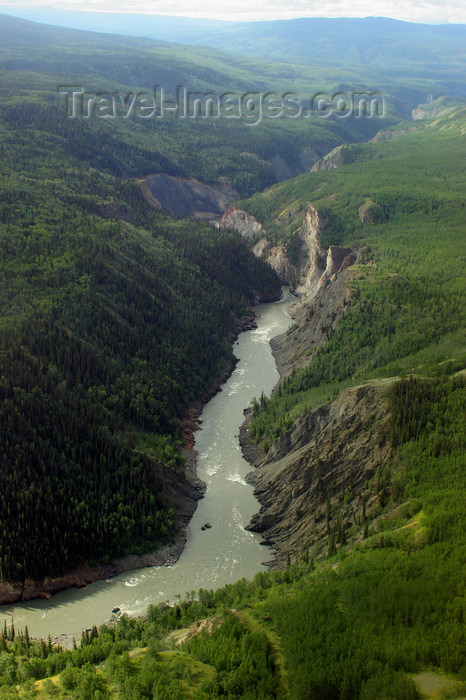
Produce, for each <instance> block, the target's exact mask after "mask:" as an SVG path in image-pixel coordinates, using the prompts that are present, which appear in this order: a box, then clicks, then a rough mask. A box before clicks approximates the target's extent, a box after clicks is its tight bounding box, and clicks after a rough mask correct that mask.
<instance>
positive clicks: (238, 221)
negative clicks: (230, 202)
mask: <svg viewBox="0 0 466 700" xmlns="http://www.w3.org/2000/svg"><path fill="white" fill-rule="evenodd" d="M219 226H220V228H232V229H233V230H234V231H237V232H238V233H239V234H241V236H242V237H243V238H245V239H246V240H251V239H254V238H256V236H258V235H259V234H261V233H262V231H263V228H262V224H260V223H259V222H258V221H257V219H256V218H254V216H252V214H248V212H247V211H244V209H238V208H237V207H228V209H227V210H226V211H225V212H224V214H223V216H222V218H221V219H220V224H219Z"/></svg>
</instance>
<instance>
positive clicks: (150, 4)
mask: <svg viewBox="0 0 466 700" xmlns="http://www.w3.org/2000/svg"><path fill="white" fill-rule="evenodd" d="M1 5H2V6H3V7H4V8H5V7H6V6H8V7H11V8H12V9H13V8H21V9H26V8H28V9H33V8H34V9H39V8H42V7H45V5H44V0H22V1H21V0H20V1H19V2H18V0H15V1H14V2H11V1H9V0H3V1H2V2H1ZM52 8H53V9H56V10H65V9H68V10H87V11H90V10H94V11H104V12H131V13H135V14H164V15H179V16H183V17H211V18H213V19H226V20H242V21H246V20H255V19H289V18H292V17H367V16H372V17H393V18H395V19H403V20H408V21H411V22H427V23H440V22H459V23H465V22H466V3H465V2H464V0H351V2H349V1H348V0H287V1H286V2H283V0H255V1H254V2H251V0H226V1H223V2H222V0H158V1H157V2H154V1H153V0H152V1H151V0H52V1H49V2H47V9H52Z"/></svg>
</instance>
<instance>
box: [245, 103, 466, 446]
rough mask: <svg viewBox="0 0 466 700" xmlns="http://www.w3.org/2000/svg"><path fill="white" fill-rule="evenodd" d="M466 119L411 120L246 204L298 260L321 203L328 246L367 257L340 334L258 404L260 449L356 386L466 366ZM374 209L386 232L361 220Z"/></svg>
mask: <svg viewBox="0 0 466 700" xmlns="http://www.w3.org/2000/svg"><path fill="white" fill-rule="evenodd" d="M464 117H465V113H464V108H460V109H458V108H449V109H447V110H445V113H444V114H443V115H442V116H440V117H437V118H436V119H435V120H432V121H426V122H423V123H421V124H419V125H417V124H413V123H412V122H411V123H410V124H409V125H408V124H407V126H406V128H408V129H409V131H410V133H409V135H406V136H403V137H400V138H395V139H393V140H387V141H382V142H380V143H371V144H363V145H362V146H358V147H357V148H356V153H355V162H353V163H351V162H349V163H348V164H345V165H342V166H341V167H339V168H337V169H335V170H332V171H330V172H328V171H326V172H322V173H320V172H315V173H309V174H307V175H301V176H299V177H297V178H294V179H293V180H290V181H287V182H284V183H279V184H277V185H274V186H273V187H272V188H269V189H268V190H265V191H264V192H261V193H258V194H256V195H254V196H253V197H252V198H250V199H249V200H243V201H242V202H240V206H241V207H243V208H244V209H246V210H247V211H249V212H250V213H251V214H253V215H254V216H256V217H257V218H258V220H259V221H261V222H263V223H264V227H265V229H266V231H267V235H268V236H269V238H270V239H271V240H273V241H274V242H276V243H282V244H285V246H287V248H288V250H290V251H293V244H294V239H295V235H294V233H293V231H295V232H296V231H298V230H299V226H300V224H302V218H303V212H304V210H305V206H306V203H307V202H308V201H311V202H312V203H313V204H314V205H315V206H316V207H317V209H318V210H319V212H321V213H322V214H324V215H325V217H326V218H327V220H328V224H327V226H326V227H325V228H324V229H323V231H322V234H321V238H322V244H323V245H324V246H325V247H327V246H329V245H335V244H337V245H343V246H351V247H352V248H353V249H354V250H355V255H356V256H357V258H358V262H357V263H356V265H354V267H353V273H352V276H351V280H350V282H349V287H350V289H351V303H350V304H349V306H348V308H347V310H346V313H345V314H344V315H343V318H342V321H341V323H340V324H339V326H338V327H337V328H336V329H335V330H333V331H329V332H328V333H327V341H326V342H325V343H324V344H323V345H322V346H321V347H319V348H318V349H317V350H316V351H313V352H311V350H309V356H308V361H307V363H306V365H305V366H304V367H302V368H301V369H299V370H298V371H293V372H292V373H291V374H289V375H288V376H287V377H285V380H284V382H283V383H282V385H281V388H280V391H279V392H278V393H277V394H275V395H274V396H273V397H272V398H271V399H270V400H267V399H265V397H264V398H263V400H262V402H261V403H262V406H261V410H260V411H258V408H259V406H258V404H256V407H255V411H254V412H255V414H256V415H255V417H254V419H253V421H252V424H251V426H250V434H251V436H252V438H253V439H254V440H255V441H256V442H258V443H261V444H262V445H263V446H266V445H267V444H269V443H270V441H271V440H273V439H275V438H277V437H278V435H280V434H281V432H283V431H284V430H286V429H288V428H290V427H291V425H292V424H293V422H294V420H295V419H296V417H297V416H299V415H302V414H303V413H305V412H306V411H308V410H309V409H310V408H313V407H315V406H317V405H318V404H319V403H322V402H323V401H326V400H329V399H330V398H332V397H333V396H335V395H336V394H337V393H338V392H339V391H340V390H341V389H343V388H345V387H347V386H356V385H358V384H360V383H361V382H364V381H377V380H381V379H387V380H388V379H390V378H391V377H394V376H408V375H409V374H410V373H416V374H420V375H422V376H431V375H434V376H435V375H437V374H438V373H440V374H442V372H447V373H448V372H452V371H460V370H462V369H463V368H464V366H465V365H464V363H465V359H466V358H465V354H464V325H465V316H464V295H465V285H464V265H463V262H462V260H463V256H464V252H465V248H464V244H465V241H464V211H465V210H464V207H465V201H464V187H465V179H464V168H463V166H462V155H461V154H462V150H461V148H462V147H461V144H462V140H463V138H464V135H463V131H464ZM389 133H390V132H389ZM368 201H369V202H373V203H374V204H377V206H378V207H380V208H381V210H382V211H383V217H382V218H381V219H380V220H379V221H377V222H376V223H374V222H372V221H369V222H365V223H363V222H362V221H361V219H360V217H359V216H358V211H359V210H360V208H361V207H363V206H364V205H365V203H367V202H368ZM281 219H282V220H283V225H280V220H281ZM316 303H317V304H318V303H319V302H318V301H316ZM312 313H313V310H312V305H311V306H310V309H309V314H312ZM294 332H296V330H295V329H293V328H291V329H290V331H289V337H290V342H291V343H292V342H293V333H294ZM442 363H444V364H442Z"/></svg>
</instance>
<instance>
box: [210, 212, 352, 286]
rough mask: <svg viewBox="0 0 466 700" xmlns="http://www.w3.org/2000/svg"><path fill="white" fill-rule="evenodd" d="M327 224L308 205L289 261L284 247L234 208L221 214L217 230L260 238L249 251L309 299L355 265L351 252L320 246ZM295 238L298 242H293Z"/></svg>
mask: <svg viewBox="0 0 466 700" xmlns="http://www.w3.org/2000/svg"><path fill="white" fill-rule="evenodd" d="M327 223H328V221H327V219H326V217H325V216H323V215H322V214H320V213H319V212H318V211H317V209H316V208H315V207H314V205H313V204H311V203H310V202H308V204H307V206H306V209H305V213H304V219H303V224H302V226H301V228H300V229H299V230H298V231H296V232H295V233H294V234H293V236H294V240H293V242H294V243H295V244H296V243H297V245H295V246H294V247H295V249H296V250H297V251H298V252H297V254H296V252H295V255H294V257H293V262H291V260H290V257H289V255H288V249H287V246H285V245H273V244H272V243H270V241H269V240H268V238H267V232H266V231H265V229H264V227H263V226H262V224H261V223H260V222H259V221H257V219H256V218H255V217H254V216H252V214H249V213H248V212H246V211H244V210H243V209H238V208H236V207H229V208H228V209H227V210H226V211H225V213H224V214H223V216H222V218H221V221H220V227H221V228H231V229H233V230H234V231H237V232H238V233H239V234H240V235H241V236H242V237H243V238H245V239H246V240H248V241H250V242H251V244H253V243H254V241H255V239H257V237H258V236H259V235H261V236H262V237H261V238H260V240H259V241H257V242H256V243H254V245H253V248H252V251H253V253H254V254H255V255H257V257H258V258H261V259H262V260H265V261H266V262H267V263H268V264H269V265H270V266H271V267H272V268H273V269H274V270H275V272H276V273H277V274H278V276H279V278H280V281H281V282H282V284H288V285H290V287H291V288H292V289H293V290H296V292H297V293H298V295H300V296H303V297H306V298H312V297H313V296H315V295H316V294H317V292H318V291H319V289H320V288H321V287H322V286H324V285H326V284H328V282H329V281H330V282H331V281H334V280H335V278H336V276H337V275H338V274H339V272H340V271H341V269H342V264H343V261H344V260H346V263H345V264H346V266H348V265H351V264H352V262H354V259H353V260H352V259H351V258H350V256H351V254H352V250H351V249H350V248H341V247H339V246H330V248H329V249H328V250H327V249H325V248H324V247H323V246H322V243H321V233H322V231H323V229H324V228H325V226H326V225H327ZM296 239H297V240H296Z"/></svg>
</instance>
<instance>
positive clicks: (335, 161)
mask: <svg viewBox="0 0 466 700" xmlns="http://www.w3.org/2000/svg"><path fill="white" fill-rule="evenodd" d="M354 160H355V153H354V148H352V147H351V146H348V145H346V144H345V145H343V146H337V147H336V148H334V149H333V151H330V153H327V155H326V156H324V157H323V158H321V159H320V160H318V161H317V162H316V163H314V165H313V166H312V168H311V173H315V172H318V171H319V170H333V169H334V168H339V167H340V166H341V165H346V163H353V162H354Z"/></svg>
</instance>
